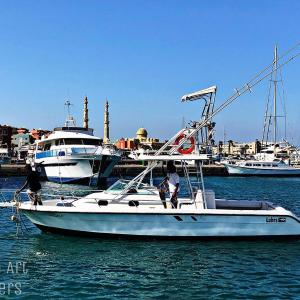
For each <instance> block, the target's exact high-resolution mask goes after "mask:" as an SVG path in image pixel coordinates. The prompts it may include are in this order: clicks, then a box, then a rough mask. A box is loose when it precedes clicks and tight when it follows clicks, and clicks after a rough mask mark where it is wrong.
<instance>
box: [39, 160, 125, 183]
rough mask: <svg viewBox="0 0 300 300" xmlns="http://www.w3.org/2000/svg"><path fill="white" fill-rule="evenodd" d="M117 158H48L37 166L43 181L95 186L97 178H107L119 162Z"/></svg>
mask: <svg viewBox="0 0 300 300" xmlns="http://www.w3.org/2000/svg"><path fill="white" fill-rule="evenodd" d="M119 160H120V157H119V156H102V157H97V159H95V160H93V159H90V158H86V159H83V158H56V157H55V158H50V159H47V160H44V161H43V163H42V164H39V167H38V169H39V170H40V174H42V177H44V179H46V180H48V181H50V182H56V183H81V184H97V182H98V180H99V178H107V177H108V176H109V175H110V174H111V172H112V169H113V167H114V166H115V165H116V164H117V163H118V162H119Z"/></svg>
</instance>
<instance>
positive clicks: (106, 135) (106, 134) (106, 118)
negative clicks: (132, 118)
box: [103, 100, 109, 144]
mask: <svg viewBox="0 0 300 300" xmlns="http://www.w3.org/2000/svg"><path fill="white" fill-rule="evenodd" d="M108 108H109V104H108V101H107V100H106V102H105V110H104V135H103V142H104V144H107V143H108V142H109V112H108Z"/></svg>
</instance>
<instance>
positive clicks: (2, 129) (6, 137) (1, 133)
mask: <svg viewBox="0 0 300 300" xmlns="http://www.w3.org/2000/svg"><path fill="white" fill-rule="evenodd" d="M15 133H17V129H16V128H15V127H12V126H10V125H0V147H5V148H7V149H9V151H10V150H11V137H12V135H13V134H15Z"/></svg>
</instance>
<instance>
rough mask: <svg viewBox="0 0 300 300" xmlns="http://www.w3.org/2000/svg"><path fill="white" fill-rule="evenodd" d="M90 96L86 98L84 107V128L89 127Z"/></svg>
mask: <svg viewBox="0 0 300 300" xmlns="http://www.w3.org/2000/svg"><path fill="white" fill-rule="evenodd" d="M88 103H89V102H88V97H85V98H84V109H83V128H86V129H88V128H89V109H88Z"/></svg>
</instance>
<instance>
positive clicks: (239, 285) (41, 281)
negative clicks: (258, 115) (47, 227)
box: [0, 177, 300, 299]
mask: <svg viewBox="0 0 300 300" xmlns="http://www.w3.org/2000/svg"><path fill="white" fill-rule="evenodd" d="M23 180H24V179H23V178H10V179H6V180H4V179H0V188H1V187H2V188H16V187H19V186H20V185H21V183H22V181H23ZM206 187H207V188H212V189H214V190H215V192H216V195H217V197H219V198H222V197H224V198H228V199H229V198H230V199H267V200H272V201H273V202H274V203H278V204H280V205H283V206H284V207H286V208H288V209H290V210H292V211H293V212H295V213H296V214H298V215H300V178H279V179H274V178H227V177H224V178H222V177H207V178H206ZM76 188H82V187H79V186H63V187H62V189H63V190H64V192H67V191H69V190H71V189H72V190H75V189H76ZM44 190H49V191H56V192H61V186H60V185H56V184H52V183H46V184H44ZM182 192H184V189H183V190H182ZM0 214H1V215H0V249H1V256H0V257H1V258H0V297H1V295H3V296H2V297H3V298H7V299H12V298H17V299H40V298H41V297H43V298H45V299H53V298H56V299H120V298H121V299H300V255H299V254H300V241H234V242H232V241H207V242H200V241H153V240H152V241H145V240H143V241H138V240H124V239H116V240H114V239H90V238H80V237H67V236H60V235H54V234H45V233H41V232H40V231H39V230H38V229H36V228H35V227H34V226H32V225H31V224H30V222H28V221H26V220H25V224H26V226H27V228H28V232H26V234H24V235H23V236H22V235H20V236H18V237H17V236H16V235H15V232H16V231H15V224H14V223H13V222H11V221H10V216H11V212H10V211H9V210H1V211H0ZM17 263H19V264H18V267H19V268H18V273H16V271H17V270H16V264H17ZM23 268H24V270H23ZM23 271H24V272H23ZM13 272H14V273H13Z"/></svg>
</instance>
